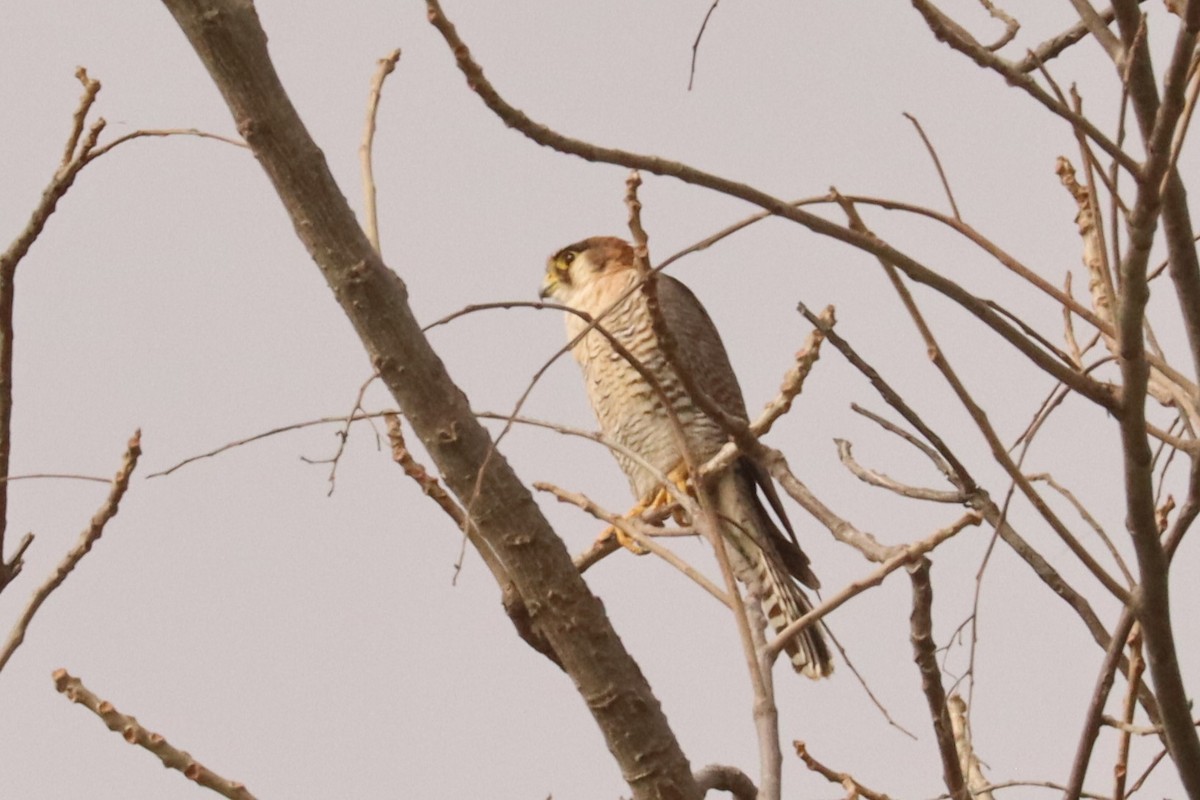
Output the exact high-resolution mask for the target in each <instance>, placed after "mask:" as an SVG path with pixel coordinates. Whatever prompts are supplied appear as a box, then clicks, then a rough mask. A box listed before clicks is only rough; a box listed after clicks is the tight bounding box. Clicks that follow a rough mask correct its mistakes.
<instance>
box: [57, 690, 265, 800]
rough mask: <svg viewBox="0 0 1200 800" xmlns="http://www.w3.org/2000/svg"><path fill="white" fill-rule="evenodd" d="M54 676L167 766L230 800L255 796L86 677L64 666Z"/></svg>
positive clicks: (81, 702) (106, 721) (72, 698)
mask: <svg viewBox="0 0 1200 800" xmlns="http://www.w3.org/2000/svg"><path fill="white" fill-rule="evenodd" d="M53 677H54V688H55V689H57V690H58V691H59V693H61V694H63V695H65V696H66V698H67V699H68V700H70V701H71V702H72V703H78V704H79V705H81V706H83V707H84V708H86V709H87V710H88V711H91V712H92V713H93V714H95V715H96V716H97V717H99V718H100V719H101V720H102V721H103V722H104V724H105V726H106V727H107V728H108V729H109V730H110V731H113V732H115V733H119V734H121V738H123V739H124V740H125V741H127V742H129V743H130V744H136V745H137V746H138V747H141V748H144V749H146V750H149V751H150V752H151V753H153V754H154V755H155V756H156V757H157V758H158V760H159V761H161V762H162V765H163V766H164V767H166V768H167V769H173V770H176V771H178V772H181V773H183V776H184V777H185V778H187V779H188V780H190V781H194V782H195V783H197V784H199V785H200V786H203V787H204V788H206V789H211V790H213V791H214V792H216V793H217V794H219V795H221V796H223V797H228V798H230V800H254V795H252V794H250V790H249V789H247V788H246V787H245V786H244V785H242V784H241V783H238V782H237V781H231V780H229V779H228V778H224V777H222V776H220V775H218V774H217V773H215V772H213V771H212V770H211V769H209V768H208V767H206V766H204V765H203V764H201V763H200V762H199V761H197V760H196V759H194V758H193V757H192V756H191V754H189V753H187V752H185V751H183V750H179V749H178V748H176V747H173V746H172V745H171V744H170V743H169V742H168V741H167V740H166V739H164V738H163V737H162V736H161V735H160V734H157V733H153V732H152V731H148V730H146V729H145V728H144V727H142V724H141V723H140V722H138V721H137V720H136V719H135V718H133V717H131V716H128V715H126V714H122V713H121V712H120V711H117V709H116V708H115V707H114V706H113V704H112V703H110V702H108V701H107V700H101V699H100V698H99V697H97V696H96V695H95V694H94V693H93V692H92V691H91V690H90V689H88V688H87V687H86V686H84V685H83V681H81V680H80V679H79V678H76V677H73V676H72V675H70V674H69V673H68V672H67V671H66V670H65V669H56V670H55V671H54V676H53Z"/></svg>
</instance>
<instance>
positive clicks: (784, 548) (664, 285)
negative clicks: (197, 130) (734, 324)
mask: <svg viewBox="0 0 1200 800" xmlns="http://www.w3.org/2000/svg"><path fill="white" fill-rule="evenodd" d="M656 281H657V283H656V286H655V288H656V290H657V292H658V305H659V308H660V309H661V312H662V318H663V324H664V325H666V327H667V331H668V333H670V335H671V337H672V338H673V339H674V340H675V356H676V357H677V358H678V360H679V362H680V363H679V365H678V366H679V367H680V368H682V369H685V370H687V371H688V373H689V374H690V375H692V376H694V378H695V381H696V383H697V384H699V388H700V389H701V390H702V391H704V392H705V393H706V394H707V395H708V396H709V397H710V398H712V400H713V401H714V402H716V404H717V405H719V406H720V407H721V408H722V409H724V410H725V411H726V412H728V413H729V414H731V415H733V416H736V417H737V418H738V419H740V420H742V421H743V422H749V421H750V417H749V416H748V415H747V413H746V401H745V399H744V397H743V396H742V387H741V386H740V385H739V384H738V379H737V374H736V373H734V371H733V365H732V364H730V362H729V354H728V353H727V352H725V345H724V343H723V342H722V341H721V335H720V334H719V333H717V326H716V325H714V324H713V321H712V318H711V317H710V316H709V315H708V312H707V311H705V310H704V306H703V305H702V304H701V303H700V300H699V299H698V298H697V297H696V295H695V294H693V293H692V290H691V289H689V288H688V287H687V286H685V285H683V284H682V283H680V282H679V281H677V280H676V279H674V278H672V277H671V276H670V275H664V274H662V273H659V274H658V276H657V278H656ZM740 462H741V463H739V468H740V469H742V470H744V471H745V472H746V473H747V477H750V478H752V480H753V481H754V483H756V484H757V485H758V487H759V488H760V489H761V490H762V493H763V495H764V496H765V497H766V498H767V502H768V503H769V504H770V506H771V510H773V511H774V512H775V515H776V516H777V517H778V519H779V522H780V523H782V525H783V528H784V530H786V531H787V536H784V534H783V532H782V531H780V530H779V528H778V527H777V526H776V525H775V524H774V523H773V521H772V520H771V519H770V517H769V515H768V514H767V513H766V510H765V509H763V513H762V517H763V519H764V521H765V522H766V523H767V524H766V525H764V526H763V527H764V528H765V529H766V530H767V531H769V532H770V535H771V539H772V540H773V541H772V543H773V544H774V545H775V549H776V550H777V551H778V553H779V555H780V556H781V557H782V559H783V561H784V563H785V564H786V565H787V567H788V570H789V571H790V572H791V573H792V574H793V575H794V576H795V577H796V578H797V579H798V580H800V581H801V582H802V583H804V584H805V585H807V586H810V587H812V588H814V589H815V588H817V587H818V586H819V585H820V582H819V581H818V580H817V578H816V576H815V575H814V574H813V572H812V570H811V569H810V568H809V564H808V556H806V555H804V553H803V551H801V549H800V543H799V542H797V541H796V533H795V531H794V530H793V529H792V523H791V521H790V520H789V519H788V517H787V513H786V512H785V511H784V510H783V503H782V502H781V501H780V498H779V493H778V492H777V491H776V489H775V484H774V483H773V482H772V481H771V476H770V475H768V474H767V473H766V470H764V469H763V468H762V467H760V466H759V465H758V464H756V463H754V462H753V461H751V460H750V459H748V458H743V459H740Z"/></svg>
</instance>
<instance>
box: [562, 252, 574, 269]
mask: <svg viewBox="0 0 1200 800" xmlns="http://www.w3.org/2000/svg"><path fill="white" fill-rule="evenodd" d="M574 260H575V254H574V253H563V256H562V263H563V264H565V265H566V266H568V267H569V266H571V262H572V261H574Z"/></svg>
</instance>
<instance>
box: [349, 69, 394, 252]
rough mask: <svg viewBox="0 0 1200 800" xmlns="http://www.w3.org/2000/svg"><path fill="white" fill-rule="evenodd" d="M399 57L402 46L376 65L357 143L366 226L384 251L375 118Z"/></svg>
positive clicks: (377, 248) (372, 241)
mask: <svg viewBox="0 0 1200 800" xmlns="http://www.w3.org/2000/svg"><path fill="white" fill-rule="evenodd" d="M399 60H400V48H396V49H395V50H393V51H392V52H391V53H389V54H388V55H386V56H384V57H383V58H381V59H379V61H378V62H377V65H376V68H375V76H374V77H373V78H372V79H371V93H370V94H369V95H368V96H367V119H366V122H364V123H363V138H362V144H361V145H359V147H358V159H359V164H360V166H361V168H362V182H363V205H364V208H363V229H364V230H365V231H366V234H367V238H368V239H370V240H371V246H372V247H374V248H375V252H376V253H379V254H381V255H382V253H383V250H382V249H381V248H380V246H379V216H378V213H377V209H376V197H375V168H374V165H373V164H372V161H371V158H372V151H373V149H374V146H375V119H376V117H377V115H378V113H379V100H380V98H381V97H382V96H383V82H384V81H385V80H387V76H388V75H391V74H392V72H394V71H395V69H396V62H397V61H399Z"/></svg>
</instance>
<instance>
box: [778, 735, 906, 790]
mask: <svg viewBox="0 0 1200 800" xmlns="http://www.w3.org/2000/svg"><path fill="white" fill-rule="evenodd" d="M792 747H794V748H796V755H798V756H800V758H801V760H803V761H804V766H806V767H808V768H809V769H810V770H811V771H813V772H815V773H817V774H818V775H820V776H821V777H823V778H825V779H826V780H828V781H829V782H830V783H836V784H840V785H841V787H842V788H843V789H845V790H846V797H847V798H857V797H862V798H865V800H891V798H890V797H888V796H887V795H886V794H883V793H882V792H875V791H872V790H871V789H868V788H867V787H866V786H863V785H862V784H861V783H859V782H858V780H857V779H855V777H854V776H853V775H851V774H850V773H848V772H836V771H834V770H832V769H830V768H829V767H827V766H825V765H824V764H822V763H821V762H820V761H817V759H815V758H813V756H812V754H811V753H809V752H808V745H806V744H805V743H804V742H801V741H799V740H797V741H794V742H792Z"/></svg>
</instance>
